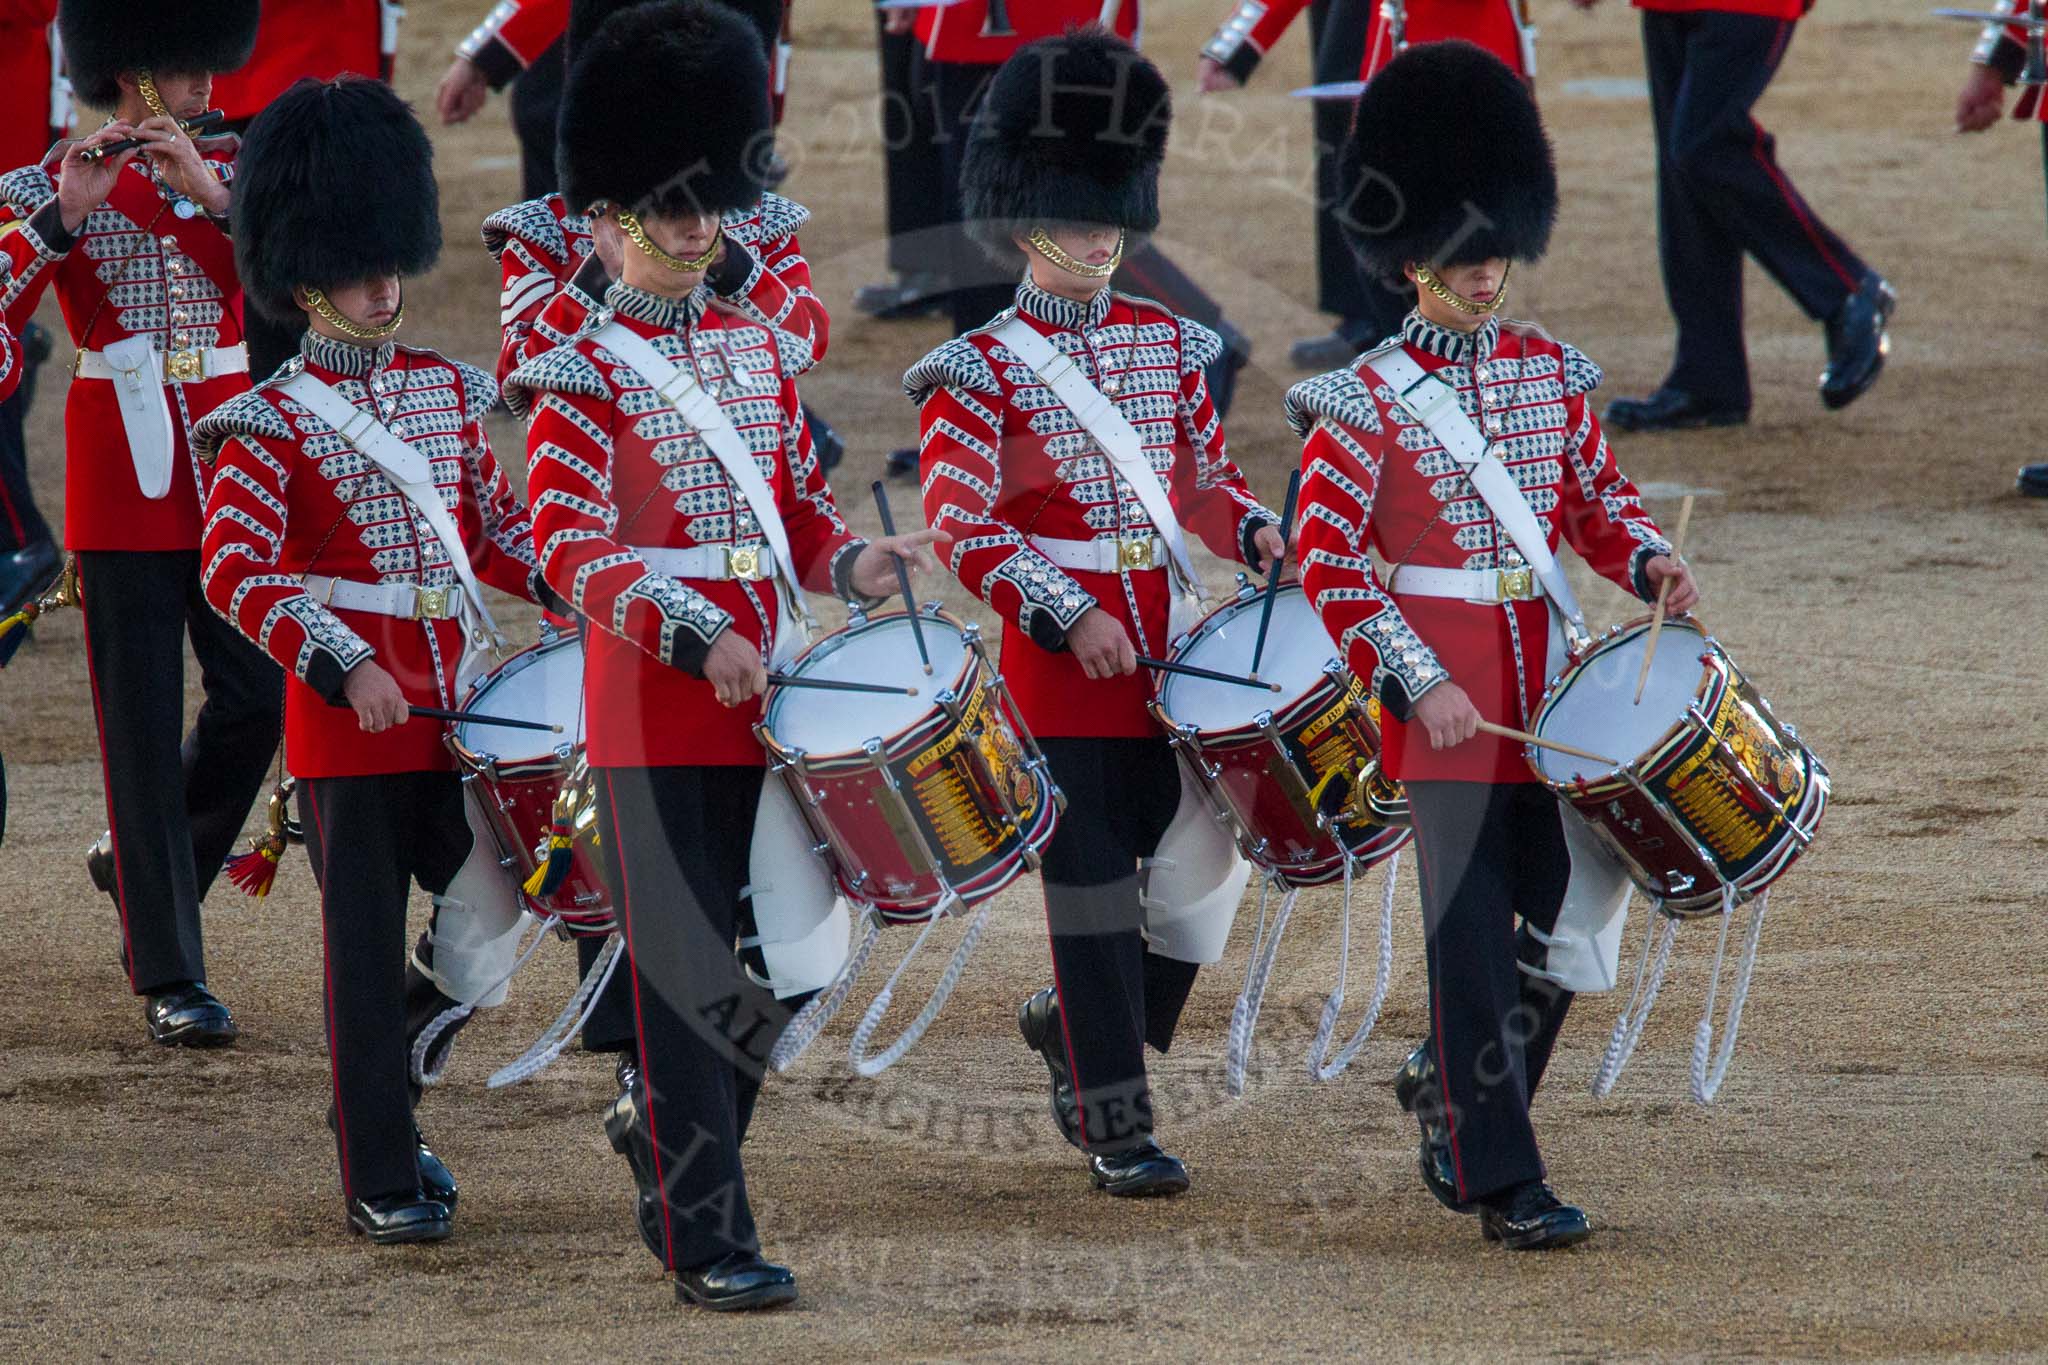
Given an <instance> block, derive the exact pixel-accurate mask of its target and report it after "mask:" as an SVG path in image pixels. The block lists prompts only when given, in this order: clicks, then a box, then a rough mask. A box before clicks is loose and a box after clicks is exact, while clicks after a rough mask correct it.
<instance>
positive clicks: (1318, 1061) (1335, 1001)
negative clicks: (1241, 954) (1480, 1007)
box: [1308, 852, 1401, 1081]
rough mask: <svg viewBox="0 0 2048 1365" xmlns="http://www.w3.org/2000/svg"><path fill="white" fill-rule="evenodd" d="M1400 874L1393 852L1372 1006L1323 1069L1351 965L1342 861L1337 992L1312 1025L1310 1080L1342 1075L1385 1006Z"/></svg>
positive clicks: (1347, 867)
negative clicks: (1319, 1019)
mask: <svg viewBox="0 0 2048 1365" xmlns="http://www.w3.org/2000/svg"><path fill="white" fill-rule="evenodd" d="M1400 871H1401V855H1400V853H1398V852H1396V853H1395V854H1394V855H1393V856H1392V857H1390V858H1388V859H1387V865H1386V882H1385V884H1384V886H1382V888H1381V890H1380V962H1379V972H1378V975H1377V976H1376V977H1375V978H1374V979H1373V983H1372V1002H1371V1003H1370V1004H1368V1005H1367V1006H1366V1007H1365V1018H1363V1019H1362V1020H1360V1021H1359V1024H1358V1029H1357V1031H1356V1032H1354V1033H1353V1034H1352V1035H1351V1037H1350V1038H1349V1039H1348V1040H1346V1041H1345V1044H1344V1046H1343V1047H1341V1048H1339V1049H1338V1050H1337V1055H1336V1057H1335V1058H1334V1059H1333V1060H1331V1061H1330V1062H1329V1064H1328V1065H1324V1061H1323V1059H1324V1058H1325V1057H1327V1056H1328V1055H1329V1050H1330V1039H1331V1038H1333V1037H1334V1036H1335V1035H1336V1032H1337V1015H1338V1013H1339V1011H1341V1010H1342V1009H1343V1008H1344V977H1345V972H1346V970H1347V969H1348V968H1349V966H1350V963H1351V857H1350V855H1349V854H1346V855H1345V858H1344V937H1343V947H1342V949H1341V950H1340V953H1339V956H1338V958H1337V989H1336V990H1334V991H1332V992H1330V998H1329V999H1328V1000H1326V1001H1324V1002H1323V1017H1322V1021H1321V1022H1320V1023H1318V1024H1317V1025H1316V1036H1315V1041H1314V1042H1312V1043H1310V1044H1309V1049H1308V1074H1309V1079H1310V1080H1315V1081H1334V1080H1336V1079H1337V1078H1338V1077H1339V1076H1341V1075H1343V1074H1344V1071H1345V1068H1347V1067H1349V1066H1350V1065H1351V1063H1352V1062H1353V1061H1355V1060H1356V1059H1357V1057H1358V1053H1359V1051H1360V1049H1362V1048H1363V1047H1364V1046H1365V1040H1366V1039H1367V1038H1370V1037H1371V1036H1372V1029H1373V1025H1374V1024H1377V1023H1378V1022H1379V1019H1380V1010H1381V1008H1382V1007H1383V1006H1385V1004H1386V1003H1387V987H1388V986H1389V985H1391V984H1392V982H1393V979H1394V883H1395V880H1396V879H1397V878H1398V877H1399V875H1400Z"/></svg>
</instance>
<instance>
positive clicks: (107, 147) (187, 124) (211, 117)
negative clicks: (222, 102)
mask: <svg viewBox="0 0 2048 1365" xmlns="http://www.w3.org/2000/svg"><path fill="white" fill-rule="evenodd" d="M226 117H227V115H226V114H223V113H222V112H221V111H220V110H218V109H209V110H207V111H206V112H205V113H203V114H200V115H198V116H196V117H194V118H189V119H179V120H178V126H179V127H180V128H183V129H184V130H185V136H187V137H197V136H199V135H200V134H201V133H204V132H205V131H206V130H207V129H209V128H211V127H213V126H214V125H215V124H217V123H219V122H220V121H221V120H222V119H224V118H226ZM148 145H149V143H148V142H147V141H146V140H144V139H142V138H139V137H124V138H122V139H121V140H120V141H118V142H103V143H101V144H100V145H99V146H97V147H88V148H86V149H85V150H84V151H83V152H80V153H79V158H80V159H81V160H84V161H105V160H106V159H107V158H108V157H110V156H119V155H121V153H123V152H132V151H134V150H135V149H136V148H137V147H146V146H148Z"/></svg>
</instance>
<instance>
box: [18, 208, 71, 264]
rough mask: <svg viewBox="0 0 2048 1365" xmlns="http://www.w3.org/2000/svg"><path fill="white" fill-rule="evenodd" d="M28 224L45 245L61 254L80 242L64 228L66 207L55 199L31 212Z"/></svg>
mask: <svg viewBox="0 0 2048 1365" xmlns="http://www.w3.org/2000/svg"><path fill="white" fill-rule="evenodd" d="M28 226H29V230H30V231H31V232H33V233H35V235H36V236H37V237H39V238H41V239H42V243H43V245H44V246H46V247H48V248H49V249H50V250H51V251H52V252H54V253H55V254H57V255H59V256H61V255H63V254H64V253H65V252H67V251H69V250H71V248H72V247H74V246H76V245H77V244H78V239H77V238H76V237H74V236H72V235H71V234H70V233H69V232H67V231H65V230H64V207H63V205H61V204H59V203H58V202H57V201H56V200H55V199H52V200H51V201H50V202H49V203H47V204H45V205H43V206H42V207H41V208H39V209H37V210H36V211H35V212H34V213H32V214H30V215H29V219H28Z"/></svg>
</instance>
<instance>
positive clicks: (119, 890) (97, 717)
mask: <svg viewBox="0 0 2048 1365" xmlns="http://www.w3.org/2000/svg"><path fill="white" fill-rule="evenodd" d="M78 573H79V583H80V587H81V589H82V588H83V587H84V579H85V568H84V566H83V565H81V566H80V567H79V570H78ZM81 610H84V609H83V608H81ZM85 679H86V683H87V685H88V686H90V687H91V688H92V720H93V729H94V731H95V732H96V735H97V737H98V739H99V745H100V785H101V787H102V788H103V789H104V790H105V792H106V797H107V849H108V852H109V854H110V855H111V856H112V858H113V863H114V908H115V910H116V911H118V912H119V913H120V916H121V949H122V952H121V969H122V970H123V971H124V972H125V973H127V976H128V989H129V990H131V991H132V990H134V989H135V942H134V940H133V939H131V938H130V937H129V936H128V888H127V886H126V884H125V883H124V882H123V881H122V880H121V836H120V833H119V826H118V825H117V824H116V823H115V820H114V777H113V773H112V771H111V770H110V769H109V768H108V766H107V720H106V713H105V710H104V708H103V707H102V706H101V705H100V675H99V671H98V670H97V669H95V668H94V667H93V666H92V632H91V631H90V630H88V631H86V632H85Z"/></svg>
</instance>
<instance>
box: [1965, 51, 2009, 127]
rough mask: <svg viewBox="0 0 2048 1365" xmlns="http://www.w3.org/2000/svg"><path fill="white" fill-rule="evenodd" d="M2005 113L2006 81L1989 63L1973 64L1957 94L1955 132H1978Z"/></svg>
mask: <svg viewBox="0 0 2048 1365" xmlns="http://www.w3.org/2000/svg"><path fill="white" fill-rule="evenodd" d="M2004 112H2005V82H2004V81H2003V80H2002V79H2000V78H1999V75H1998V73H1997V72H1996V71H1993V70H1992V69H1991V68H1990V67H1988V66H1972V67H1971V68H1970V76H1969V79H1968V80H1965V81H1964V82H1963V89H1962V93H1961V94H1959V95H1957V96H1956V131H1957V132H1959V133H1981V132H1983V131H1984V130H1985V129H1986V128H1989V127H1990V126H1991V125H1992V124H1994V123H1996V122H1998V116H1999V115H2000V114H2003V113H2004Z"/></svg>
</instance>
